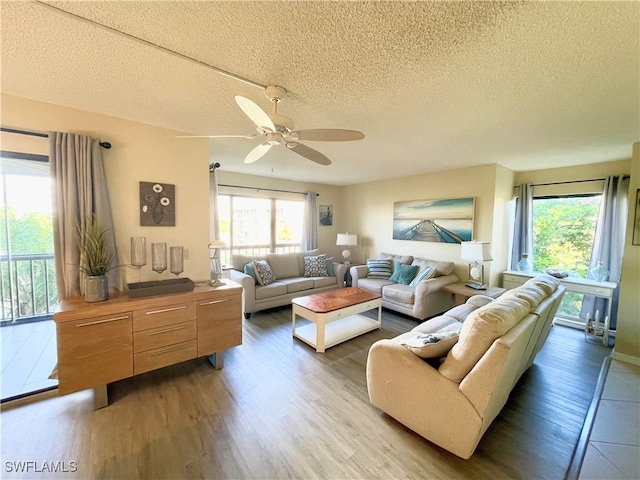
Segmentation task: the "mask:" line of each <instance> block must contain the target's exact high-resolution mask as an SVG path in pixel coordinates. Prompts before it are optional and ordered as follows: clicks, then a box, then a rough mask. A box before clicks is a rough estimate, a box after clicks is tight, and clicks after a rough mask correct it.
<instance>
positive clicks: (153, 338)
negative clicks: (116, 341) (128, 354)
mask: <svg viewBox="0 0 640 480" xmlns="http://www.w3.org/2000/svg"><path fill="white" fill-rule="evenodd" d="M195 339H196V321H195V320H190V321H188V322H183V323H177V324H175V325H167V326H163V327H158V328H151V329H149V330H141V331H139V332H134V334H133V351H134V352H135V353H140V352H145V351H147V350H151V349H154V348H158V347H164V346H168V345H171V344H174V343H181V342H186V341H187V340H195Z"/></svg>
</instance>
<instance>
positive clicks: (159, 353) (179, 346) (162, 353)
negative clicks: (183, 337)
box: [147, 343, 188, 357]
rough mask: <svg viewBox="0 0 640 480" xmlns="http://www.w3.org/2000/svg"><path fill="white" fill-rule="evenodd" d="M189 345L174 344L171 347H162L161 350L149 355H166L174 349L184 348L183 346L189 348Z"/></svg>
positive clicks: (148, 354)
mask: <svg viewBox="0 0 640 480" xmlns="http://www.w3.org/2000/svg"><path fill="white" fill-rule="evenodd" d="M187 347H188V345H186V344H184V343H183V344H182V345H174V346H171V347H169V348H165V349H162V350H160V351H156V352H153V353H147V357H157V356H158V355H164V354H165V353H169V352H173V351H174V350H182V349H183V348H187Z"/></svg>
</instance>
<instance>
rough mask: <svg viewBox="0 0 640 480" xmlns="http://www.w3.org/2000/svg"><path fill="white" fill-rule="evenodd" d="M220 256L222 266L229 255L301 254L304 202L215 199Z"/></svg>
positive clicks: (231, 196) (227, 260)
mask: <svg viewBox="0 0 640 480" xmlns="http://www.w3.org/2000/svg"><path fill="white" fill-rule="evenodd" d="M218 214H219V215H220V238H221V240H222V241H224V242H225V243H226V244H227V248H226V249H224V251H222V252H221V260H222V263H224V264H229V263H231V255H232V254H242V255H264V254H266V253H268V252H276V253H286V252H297V251H299V250H300V242H301V241H302V229H303V216H304V201H303V200H283V199H278V198H256V197H242V196H236V195H218Z"/></svg>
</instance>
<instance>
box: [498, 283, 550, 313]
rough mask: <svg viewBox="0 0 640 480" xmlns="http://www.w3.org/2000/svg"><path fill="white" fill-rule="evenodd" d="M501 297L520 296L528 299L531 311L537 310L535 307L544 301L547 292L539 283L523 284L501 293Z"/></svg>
mask: <svg viewBox="0 0 640 480" xmlns="http://www.w3.org/2000/svg"><path fill="white" fill-rule="evenodd" d="M501 297H504V298H509V297H518V298H521V299H523V300H526V301H527V302H528V303H529V311H530V312H531V311H533V310H535V308H536V307H537V306H538V305H539V304H540V302H542V301H543V300H544V299H545V298H547V294H545V292H544V290H543V289H542V288H541V287H539V286H537V285H533V284H530V285H522V286H520V287H518V288H514V289H512V290H507V291H506V292H505V293H503V294H502V295H501Z"/></svg>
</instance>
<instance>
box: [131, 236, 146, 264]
mask: <svg viewBox="0 0 640 480" xmlns="http://www.w3.org/2000/svg"><path fill="white" fill-rule="evenodd" d="M146 264H147V239H146V238H145V237H131V265H133V266H134V267H136V268H142V267H144V266H145V265H146Z"/></svg>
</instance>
